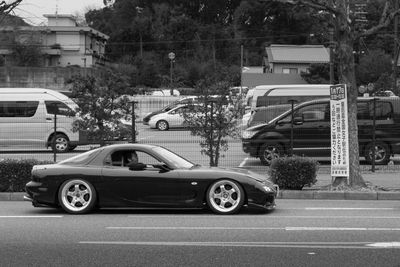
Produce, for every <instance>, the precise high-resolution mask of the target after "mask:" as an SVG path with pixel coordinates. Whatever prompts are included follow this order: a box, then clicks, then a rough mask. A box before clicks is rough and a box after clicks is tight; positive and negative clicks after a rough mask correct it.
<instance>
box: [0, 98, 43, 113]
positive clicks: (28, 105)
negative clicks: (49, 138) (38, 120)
mask: <svg viewBox="0 0 400 267" xmlns="http://www.w3.org/2000/svg"><path fill="white" fill-rule="evenodd" d="M38 106H39V101H0V117H33V115H35V113H36V110H37V107H38Z"/></svg>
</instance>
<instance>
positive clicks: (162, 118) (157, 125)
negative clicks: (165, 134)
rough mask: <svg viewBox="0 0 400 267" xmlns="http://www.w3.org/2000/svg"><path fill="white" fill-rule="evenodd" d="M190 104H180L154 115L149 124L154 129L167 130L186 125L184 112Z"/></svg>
mask: <svg viewBox="0 0 400 267" xmlns="http://www.w3.org/2000/svg"><path fill="white" fill-rule="evenodd" d="M187 109H188V105H178V106H176V107H174V108H172V109H170V110H168V111H166V112H163V113H160V114H157V115H154V116H153V117H151V118H150V121H149V126H150V128H152V129H158V130H160V131H166V130H168V129H170V128H183V127H185V120H184V118H183V115H182V113H184V112H186V110H187Z"/></svg>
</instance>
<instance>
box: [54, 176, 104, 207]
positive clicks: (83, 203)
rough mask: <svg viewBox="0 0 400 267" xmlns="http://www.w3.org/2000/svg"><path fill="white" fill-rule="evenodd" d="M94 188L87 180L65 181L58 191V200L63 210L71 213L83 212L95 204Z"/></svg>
mask: <svg viewBox="0 0 400 267" xmlns="http://www.w3.org/2000/svg"><path fill="white" fill-rule="evenodd" d="M96 198H97V195H96V190H95V189H94V187H93V186H92V185H91V184H90V183H89V182H87V181H85V180H82V179H72V180H68V181H65V182H64V183H63V184H62V185H61V187H60V190H59V191H58V202H59V203H60V205H61V207H62V208H63V210H65V211H66V212H68V213H71V214H84V213H88V212H90V211H91V210H93V208H94V206H95V204H96Z"/></svg>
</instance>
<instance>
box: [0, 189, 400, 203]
mask: <svg viewBox="0 0 400 267" xmlns="http://www.w3.org/2000/svg"><path fill="white" fill-rule="evenodd" d="M24 195H25V193H24V192H17V193H0V201H23V200H24ZM277 198H278V199H319V200H321V199H329V200H400V191H397V192H393V191H391V192H388V191H376V192H357V191H346V192H344V191H319V190H281V191H279V195H278V197H277Z"/></svg>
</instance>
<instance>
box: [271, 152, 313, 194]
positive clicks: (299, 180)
mask: <svg viewBox="0 0 400 267" xmlns="http://www.w3.org/2000/svg"><path fill="white" fill-rule="evenodd" d="M318 167H319V164H318V162H317V161H315V160H313V159H310V158H307V157H298V156H293V157H282V158H277V159H274V160H272V162H271V166H270V169H269V175H270V177H271V180H272V181H274V183H276V184H277V185H279V187H280V188H282V189H293V190H301V189H302V188H303V187H304V186H306V185H313V184H315V183H316V182H317V179H316V177H317V171H318Z"/></svg>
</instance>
